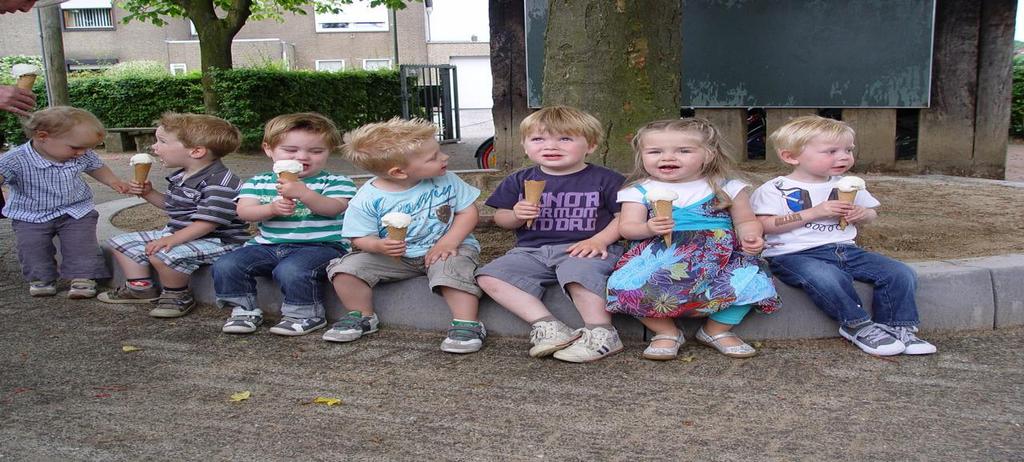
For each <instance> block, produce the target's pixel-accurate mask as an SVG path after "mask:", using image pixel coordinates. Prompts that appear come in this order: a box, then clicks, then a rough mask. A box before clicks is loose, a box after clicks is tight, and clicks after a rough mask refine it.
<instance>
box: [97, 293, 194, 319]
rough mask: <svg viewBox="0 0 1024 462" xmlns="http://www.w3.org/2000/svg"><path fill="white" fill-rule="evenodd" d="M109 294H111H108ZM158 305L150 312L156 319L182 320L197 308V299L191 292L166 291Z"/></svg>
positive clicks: (161, 295)
mask: <svg viewBox="0 0 1024 462" xmlns="http://www.w3.org/2000/svg"><path fill="white" fill-rule="evenodd" d="M107 293H109V292H107ZM154 304H155V305H156V306H155V307H154V308H153V309H152V310H149V315H150V316H152V317H154V318H180V317H182V316H185V315H186V314H188V313H189V312H190V311H192V308H195V307H196V299H195V297H193V296H192V291H191V290H181V291H178V290H165V291H163V292H161V293H160V297H159V298H157V299H156V301H155V302H154Z"/></svg>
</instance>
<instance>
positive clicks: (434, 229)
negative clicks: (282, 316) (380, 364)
mask: <svg viewBox="0 0 1024 462" xmlns="http://www.w3.org/2000/svg"><path fill="white" fill-rule="evenodd" d="M435 133H436V128H435V127H434V125H433V124H431V123H430V122H427V121H425V120H411V121H407V120H401V119H392V120H390V121H387V122H381V123H373V124H368V125H364V126H362V127H360V128H358V129H356V130H353V131H352V132H349V133H348V134H346V135H345V147H344V150H345V155H346V156H347V157H348V158H349V159H350V160H351V161H352V163H354V164H355V165H357V166H359V167H361V168H363V169H365V170H367V171H370V172H372V173H374V174H375V175H376V176H375V177H374V178H371V179H370V180H369V181H367V182H366V184H365V185H363V186H362V187H361V188H359V191H358V192H356V195H355V197H353V198H352V200H351V202H350V203H349V208H348V211H347V212H346V213H345V220H344V223H343V225H342V236H344V237H347V238H350V239H351V240H352V245H353V246H354V247H355V248H357V249H358V250H359V251H357V252H353V253H351V254H348V255H345V256H343V257H341V258H338V259H335V260H333V261H332V262H331V265H330V266H329V267H328V268H327V276H328V278H330V279H331V281H332V283H333V284H334V289H335V291H336V292H337V293H338V298H340V299H341V302H342V303H343V304H344V305H345V307H346V308H347V309H349V310H350V311H349V312H348V314H347V315H346V316H345V317H343V318H342V319H341V320H339V321H338V322H337V323H335V324H334V325H333V326H332V327H331V329H330V330H329V331H327V333H325V334H324V336H323V338H324V340H327V341H331V342H351V341H353V340H356V339H358V338H360V337H362V336H363V335H366V334H370V333H373V332H376V331H377V329H378V324H379V321H378V319H377V315H376V314H375V313H374V310H373V290H372V288H373V286H375V285H376V284H377V283H379V282H391V281H400V280H403V279H409V278H412V277H416V276H420V275H423V274H426V275H427V280H428V282H429V284H430V289H431V290H432V291H434V292H435V293H439V294H440V295H441V296H443V297H444V299H445V301H446V302H447V303H448V307H449V308H450V309H451V312H452V317H453V320H452V322H451V327H450V328H449V330H448V336H447V337H446V338H445V339H444V342H442V344H441V350H442V351H446V352H449V353H472V352H475V351H478V350H480V348H481V347H482V346H483V340H484V338H485V337H486V335H487V331H486V330H485V329H484V326H483V324H481V323H480V322H479V320H478V318H477V310H478V307H479V298H480V295H481V294H482V292H481V290H480V288H479V287H478V286H477V285H476V282H475V280H474V277H473V274H474V272H475V271H476V267H477V264H478V263H479V255H480V244H479V242H477V240H476V238H474V237H473V236H472V234H470V233H471V232H472V231H473V228H474V227H475V226H476V224H477V221H478V220H479V213H478V211H477V208H476V205H474V201H475V200H476V198H477V197H479V195H480V190H478V189H476V188H474V187H472V186H470V185H468V184H466V182H464V181H462V179H460V178H459V177H458V176H456V175H455V174H453V173H450V172H448V171H447V164H448V155H446V154H444V153H443V152H441V149H440V145H439V144H438V143H437V140H435V139H434V135H435ZM389 214H390V215H389ZM385 215H388V218H389V219H390V218H391V217H394V216H401V217H403V218H404V219H406V220H407V223H402V224H406V227H405V231H406V236H405V238H404V239H395V238H394V237H395V236H394V235H393V234H392V235H390V236H389V229H388V226H386V223H385V221H386V220H384V218H385Z"/></svg>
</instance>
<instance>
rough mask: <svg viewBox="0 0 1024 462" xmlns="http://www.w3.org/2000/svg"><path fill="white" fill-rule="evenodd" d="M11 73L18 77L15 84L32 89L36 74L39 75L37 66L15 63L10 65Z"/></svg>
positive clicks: (21, 87) (25, 88) (24, 88)
mask: <svg viewBox="0 0 1024 462" xmlns="http://www.w3.org/2000/svg"><path fill="white" fill-rule="evenodd" d="M11 75H12V76H14V78H16V79H18V82H17V83H16V84H14V85H15V86H17V87H18V88H20V89H22V90H28V91H32V85H34V84H35V83H36V76H37V75H39V66H35V65H32V64H15V65H14V66H11Z"/></svg>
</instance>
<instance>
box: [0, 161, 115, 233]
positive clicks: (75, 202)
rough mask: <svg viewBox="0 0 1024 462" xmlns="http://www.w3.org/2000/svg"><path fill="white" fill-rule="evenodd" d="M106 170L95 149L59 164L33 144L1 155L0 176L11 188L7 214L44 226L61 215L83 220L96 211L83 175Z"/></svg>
mask: <svg viewBox="0 0 1024 462" xmlns="http://www.w3.org/2000/svg"><path fill="white" fill-rule="evenodd" d="M101 167H103V161H102V160H100V158H99V156H97V155H96V153H95V152H93V151H92V150H89V151H86V152H85V155H83V156H82V157H79V158H77V159H71V160H68V161H67V162H64V163H56V162H52V161H49V160H46V159H44V158H43V157H42V156H41V155H39V153H38V152H36V150H35V149H33V148H32V142H31V141H29V142H28V143H25V144H23V145H21V146H18V147H16V148H14V149H12V150H10V151H8V152H7V153H6V154H4V155H3V156H0V176H2V177H3V178H2V180H0V181H2V182H3V183H4V184H6V185H7V186H8V187H9V188H10V196H8V198H7V204H6V205H5V206H4V209H3V213H4V215H6V216H8V217H10V218H12V219H14V220H20V221H27V222H30V223H43V222H47V221H50V220H53V219H54V218H57V217H60V216H61V215H65V214H67V215H70V216H71V217H72V218H75V219H79V218H82V217H84V216H85V215H86V214H87V213H89V212H91V211H92V210H93V208H95V206H94V204H93V203H92V190H91V189H89V185H87V184H86V183H85V180H84V179H82V176H81V175H80V174H81V173H82V172H91V171H93V170H96V169H98V168H101Z"/></svg>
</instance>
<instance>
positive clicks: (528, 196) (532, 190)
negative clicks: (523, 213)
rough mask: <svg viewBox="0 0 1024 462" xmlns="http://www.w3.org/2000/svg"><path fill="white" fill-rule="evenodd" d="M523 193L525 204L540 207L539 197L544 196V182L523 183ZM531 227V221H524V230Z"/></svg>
mask: <svg viewBox="0 0 1024 462" xmlns="http://www.w3.org/2000/svg"><path fill="white" fill-rule="evenodd" d="M523 188H524V189H525V192H524V193H523V195H524V199H525V200H526V202H529V203H531V204H536V205H540V196H541V195H543V194H544V180H526V181H523ZM532 227H533V220H526V229H530V228H532Z"/></svg>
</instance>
